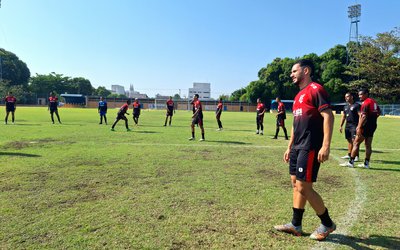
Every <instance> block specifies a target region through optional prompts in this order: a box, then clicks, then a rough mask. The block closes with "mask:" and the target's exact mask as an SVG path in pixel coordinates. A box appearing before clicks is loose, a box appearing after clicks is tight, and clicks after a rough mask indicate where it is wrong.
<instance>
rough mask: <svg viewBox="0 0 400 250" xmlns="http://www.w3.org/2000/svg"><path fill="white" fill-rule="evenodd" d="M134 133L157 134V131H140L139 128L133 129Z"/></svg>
mask: <svg viewBox="0 0 400 250" xmlns="http://www.w3.org/2000/svg"><path fill="white" fill-rule="evenodd" d="M134 131H135V133H138V134H158V133H159V132H155V131H140V130H134Z"/></svg>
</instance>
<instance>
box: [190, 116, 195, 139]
mask: <svg viewBox="0 0 400 250" xmlns="http://www.w3.org/2000/svg"><path fill="white" fill-rule="evenodd" d="M194 124H195V120H194V119H192V124H191V125H190V128H191V130H192V137H190V138H189V140H194V138H195V135H194Z"/></svg>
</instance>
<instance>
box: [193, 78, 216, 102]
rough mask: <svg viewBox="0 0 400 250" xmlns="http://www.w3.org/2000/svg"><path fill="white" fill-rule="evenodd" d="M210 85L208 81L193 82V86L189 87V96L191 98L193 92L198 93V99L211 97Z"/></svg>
mask: <svg viewBox="0 0 400 250" xmlns="http://www.w3.org/2000/svg"><path fill="white" fill-rule="evenodd" d="M210 85H211V84H210V83H201V82H194V83H193V88H189V98H192V97H193V96H194V94H198V95H199V99H202V100H205V99H211V87H210Z"/></svg>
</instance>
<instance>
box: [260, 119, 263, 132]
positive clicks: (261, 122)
mask: <svg viewBox="0 0 400 250" xmlns="http://www.w3.org/2000/svg"><path fill="white" fill-rule="evenodd" d="M260 129H261V131H260V134H261V135H263V134H264V116H262V117H260Z"/></svg>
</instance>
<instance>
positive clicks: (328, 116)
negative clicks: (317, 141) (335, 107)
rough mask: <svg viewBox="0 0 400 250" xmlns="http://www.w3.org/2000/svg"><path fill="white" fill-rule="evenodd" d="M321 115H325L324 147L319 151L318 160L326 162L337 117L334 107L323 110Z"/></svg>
mask: <svg viewBox="0 0 400 250" xmlns="http://www.w3.org/2000/svg"><path fill="white" fill-rule="evenodd" d="M321 116H322V117H323V119H324V121H323V131H324V138H323V141H322V147H321V149H320V150H319V152H318V162H321V163H322V162H324V161H326V160H328V159H329V153H330V147H331V141H332V132H333V123H334V121H335V117H334V116H333V113H332V109H330V108H329V109H324V110H322V111H321Z"/></svg>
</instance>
